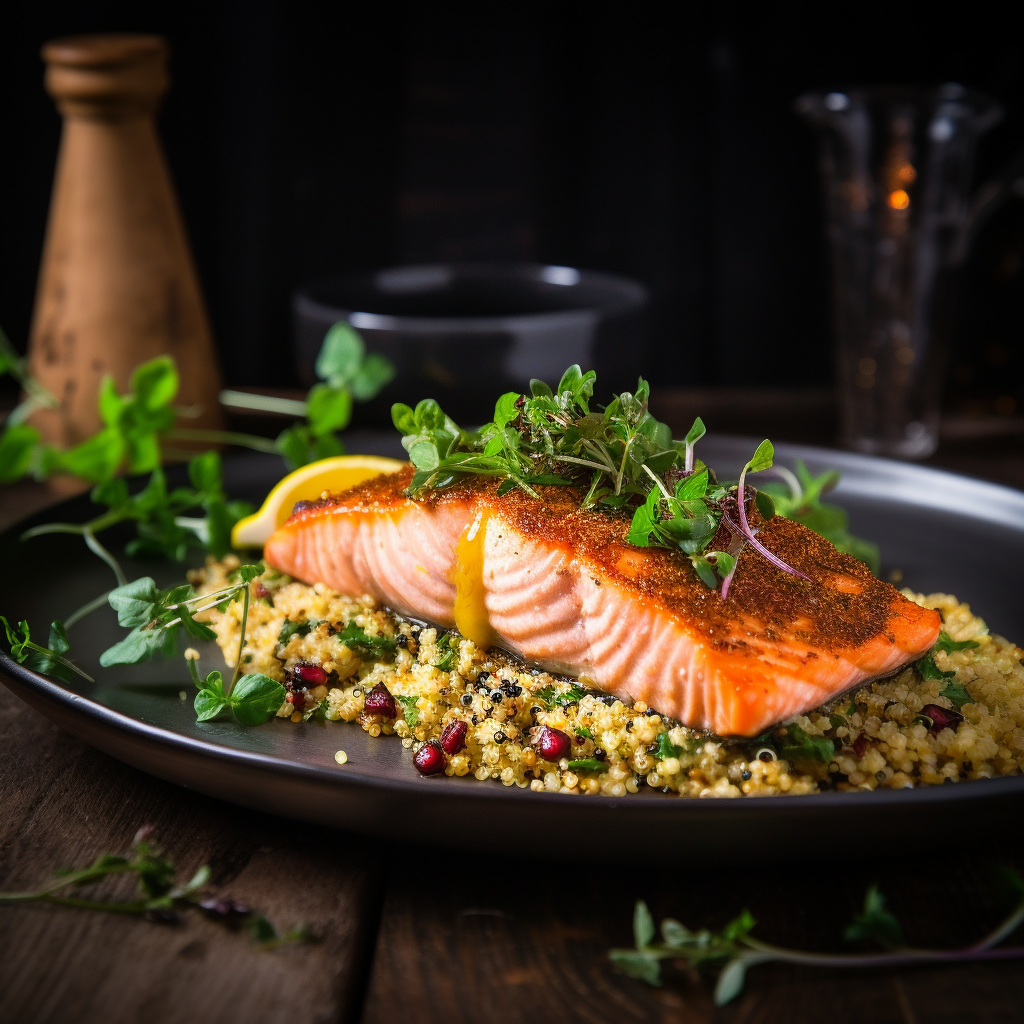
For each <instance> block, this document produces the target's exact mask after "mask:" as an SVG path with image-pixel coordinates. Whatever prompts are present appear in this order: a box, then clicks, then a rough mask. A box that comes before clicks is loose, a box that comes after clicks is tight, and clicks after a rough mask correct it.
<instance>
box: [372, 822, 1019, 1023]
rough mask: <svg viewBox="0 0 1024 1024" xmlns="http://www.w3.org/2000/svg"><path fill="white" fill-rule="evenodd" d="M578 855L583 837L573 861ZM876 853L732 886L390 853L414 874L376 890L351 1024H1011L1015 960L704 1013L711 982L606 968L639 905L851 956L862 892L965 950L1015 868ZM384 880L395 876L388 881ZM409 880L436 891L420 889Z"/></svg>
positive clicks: (772, 980) (772, 967)
mask: <svg viewBox="0 0 1024 1024" xmlns="http://www.w3.org/2000/svg"><path fill="white" fill-rule="evenodd" d="M993 826H994V828H998V827H999V823H995V822H994V823H993ZM1007 838H1009V837H1007ZM527 841H528V840H527ZM586 841H587V838H586V837H581V850H582V849H584V847H583V846H582V844H583V843H585V842H586ZM879 841H880V847H879V858H878V862H877V863H875V864H871V865H856V864H843V863H841V862H840V863H839V864H837V865H834V866H821V862H822V859H823V856H822V854H823V853H825V852H827V851H826V848H825V847H823V849H822V850H821V851H808V861H807V863H806V864H800V865H792V866H789V867H782V868H779V867H776V866H773V865H771V864H767V863H759V861H758V857H757V852H756V851H752V856H751V865H750V869H749V870H748V871H745V872H741V871H737V870H735V869H728V870H725V869H717V868H714V867H708V868H703V869H695V868H693V867H680V868H678V869H667V870H664V869H659V870H650V869H638V868H628V867H627V868H625V869H623V870H622V871H614V870H609V869H607V868H598V867H593V866H588V865H586V864H585V863H578V864H575V865H570V864H553V863H543V862H530V861H512V860H508V861H497V860H488V861H484V860H483V859H473V860H470V859H468V858H467V857H465V856H460V855H458V854H453V855H443V854H424V852H423V851H416V850H408V851H404V852H401V853H399V854H398V855H397V856H396V858H395V863H396V865H397V864H404V865H408V864H410V863H414V864H415V871H410V870H409V869H408V867H406V869H405V873H406V876H407V877H408V879H409V882H408V884H404V885H403V884H397V885H393V886H392V887H391V888H390V889H389V892H388V896H387V900H386V902H385V906H384V913H383V918H382V922H381V929H380V934H379V938H378V941H377V950H376V955H375V957H374V968H373V975H372V977H371V980H370V988H369V992H368V996H367V1001H366V1012H365V1016H364V1018H363V1019H364V1021H365V1024H386V1022H390V1021H396V1020H402V1019H407V1020H415V1021H445V1022H446V1024H474V1022H477V1021H488V1022H493V1024H512V1022H515V1024H525V1022H533V1021H538V1020H541V1021H559V1022H565V1024H576V1022H578V1024H598V1022H604V1021H609V1022H611V1021H616V1022H629V1021H637V1022H639V1021H664V1022H666V1024H668V1022H673V1024H675V1022H679V1024H691V1022H692V1024H705V1022H712V1021H716V1022H718V1021H721V1022H730V1024H732V1022H735V1024H740V1022H742V1024H774V1022H779V1024H781V1022H792V1021H805V1020H815V1019H821V1020H828V1021H830V1022H835V1024H846V1022H849V1024H864V1022H865V1021H871V1022H873V1024H940V1022H942V1024H944V1022H947V1021H954V1020H961V1021H963V1020H978V1021H985V1022H993V1024H994V1022H999V1024H1002V1022H1006V1024H1009V1022H1011V1021H1019V1020H1020V1019H1021V1010H1020V1008H1021V1006H1022V1005H1024V963H1022V962H1003V963H997V964H969V965H957V966H944V967H941V968H905V969H901V970H899V971H893V970H872V971H841V970H820V969H811V968H803V967H794V966H790V965H781V964H768V965H763V966H758V967H754V968H752V969H751V971H750V973H749V975H748V979H747V985H746V988H745V990H744V992H743V993H742V994H741V995H740V996H739V997H738V998H737V999H736V1000H735V1001H734V1002H733V1003H731V1004H730V1005H728V1006H726V1007H723V1008H720V1009H716V1008H715V1007H714V1005H713V1003H712V999H711V990H712V984H711V982H710V981H709V980H708V978H705V979H704V980H703V981H701V979H700V978H699V977H698V976H696V975H695V974H693V973H692V972H685V971H680V970H677V969H673V968H669V969H668V970H666V972H665V985H664V987H662V988H660V989H655V988H651V987H649V986H647V985H646V984H644V983H643V982H639V981H634V980H632V979H629V978H625V977H622V976H619V975H617V974H616V973H615V972H614V971H613V970H612V968H611V965H610V964H609V962H608V961H607V959H606V953H607V950H608V949H609V948H611V947H614V946H630V945H632V935H631V922H632V909H633V901H634V899H635V898H636V897H638V896H642V897H644V898H646V899H647V901H648V902H649V904H650V907H651V910H652V912H653V913H654V915H655V917H656V919H658V920H660V919H661V918H662V917H664V916H675V917H677V918H679V919H680V920H682V921H683V922H684V923H685V924H687V925H688V926H690V927H692V928H699V927H711V928H720V927H721V926H722V925H724V924H725V922H726V921H727V920H728V919H729V917H731V916H732V915H733V914H735V913H736V912H738V911H739V910H740V909H741V908H743V907H748V908H749V909H750V910H751V912H752V913H753V914H754V916H755V917H756V918H757V919H758V920H759V921H760V922H761V923H760V924H759V925H758V927H757V930H756V934H757V935H758V936H760V937H761V938H763V939H765V940H766V941H770V942H776V943H778V944H780V945H783V946H787V947H789V948H802V949H807V950H815V951H830V952H843V951H846V952H850V951H852V950H853V949H854V948H855V947H850V946H849V945H847V944H846V943H844V942H843V940H842V938H841V936H842V931H843V928H844V926H845V925H846V924H847V923H848V922H849V920H850V919H851V917H852V916H853V915H854V914H855V913H856V912H857V910H858V909H859V908H860V905H861V902H862V900H863V897H864V891H865V888H866V886H867V885H868V884H870V882H872V881H878V882H879V884H880V885H881V886H882V889H883V891H884V892H885V893H887V894H888V895H889V897H890V902H891V905H892V907H893V909H894V910H895V911H896V913H897V914H898V916H899V917H900V919H901V920H902V921H903V922H904V925H905V927H906V930H907V933H908V939H909V940H910V941H911V942H913V943H918V944H920V945H923V946H929V945H930V946H936V947H942V946H947V947H952V946H955V945H962V944H963V945H965V944H967V943H968V942H970V941H974V940H975V939H977V938H978V937H980V936H981V935H982V934H983V933H984V932H985V931H986V930H987V929H988V928H990V927H992V926H993V925H994V924H995V923H996V921H997V920H998V919H999V918H1000V916H1001V914H1002V912H1003V905H1002V904H1001V903H1000V902H999V901H998V899H996V898H995V897H994V895H993V893H994V890H993V887H992V885H991V882H990V878H989V868H990V861H991V859H995V860H996V861H999V862H1003V863H1014V862H1015V863H1016V864H1017V866H1018V867H1020V866H1021V862H1022V857H1021V855H1020V853H1019V852H1017V851H1015V850H1014V849H1012V843H1010V842H1007V843H1006V844H1005V847H1002V848H996V849H994V850H989V851H987V852H986V854H985V855H984V856H982V857H979V858H978V859H976V860H973V861H972V860H970V859H961V858H946V857H944V856H943V855H942V853H941V851H934V852H929V851H909V850H901V851H897V850H891V849H886V848H885V846H884V837H879ZM835 848H836V847H835V845H833V846H832V847H831V848H830V850H831V855H832V856H834V855H835ZM582 856H583V854H582V853H581V857H582ZM392 877H393V878H397V877H400V873H399V871H398V870H397V868H396V870H395V871H393V872H392ZM424 878H426V879H431V880H433V881H434V883H435V884H429V885H423V884H421V882H420V880H421V879H424ZM1015 941H1017V942H1020V941H1022V937H1020V936H1018V937H1017V939H1016V940H1015Z"/></svg>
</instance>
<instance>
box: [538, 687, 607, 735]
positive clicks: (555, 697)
mask: <svg viewBox="0 0 1024 1024" xmlns="http://www.w3.org/2000/svg"><path fill="white" fill-rule="evenodd" d="M586 695H587V691H586V690H584V689H583V688H582V687H579V686H577V685H576V684H575V683H573V684H572V685H571V686H570V687H569V689H568V690H566V691H565V693H559V692H558V687H557V686H545V687H543V688H542V689H540V690H538V691H537V692H536V693H535V694H534V695H533V696H534V698H535V699H536V700H542V701H543V702H544V704H545V707H546V708H547V710H548V711H551V710H552V709H553V708H564V707H566V706H567V705H569V704H579V702H580V700H581V699H582V698H584V697H586ZM592 738H593V737H591V739H592Z"/></svg>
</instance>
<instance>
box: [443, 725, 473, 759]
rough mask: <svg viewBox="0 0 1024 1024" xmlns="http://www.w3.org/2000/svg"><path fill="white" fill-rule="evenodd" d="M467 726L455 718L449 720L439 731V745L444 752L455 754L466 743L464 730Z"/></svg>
mask: <svg viewBox="0 0 1024 1024" xmlns="http://www.w3.org/2000/svg"><path fill="white" fill-rule="evenodd" d="M468 729H469V726H468V725H466V723H465V722H463V721H459V720H456V721H454V722H449V723H448V724H447V725H446V726H445V727H444V729H443V730H442V731H441V746H442V747H444V752H445V753H446V754H457V753H458V752H459V751H460V750H461V749H462V748H463V747H464V746H465V745H466V731H467V730H468Z"/></svg>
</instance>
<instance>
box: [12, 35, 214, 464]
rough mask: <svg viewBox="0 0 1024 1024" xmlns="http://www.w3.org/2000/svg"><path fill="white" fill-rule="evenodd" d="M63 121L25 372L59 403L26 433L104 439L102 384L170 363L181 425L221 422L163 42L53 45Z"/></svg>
mask: <svg viewBox="0 0 1024 1024" xmlns="http://www.w3.org/2000/svg"><path fill="white" fill-rule="evenodd" d="M42 54H43V58H44V60H45V61H46V63H47V68H46V88H47V91H48V92H49V93H50V95H51V96H53V98H54V99H55V100H56V103H57V107H58V108H59V110H60V112H61V114H62V115H63V117H64V129H63V135H62V137H61V145H60V154H59V157H58V160H57V171H56V177H55V181H54V187H53V198H52V201H51V206H50V219H49V224H48V225H47V231H46V244H45V247H44V250H43V262H42V268H41V270H40V274H39V287H38V290H37V293H36V304H35V311H34V315H33V320H32V331H31V335H30V340H29V366H30V370H31V372H32V374H33V375H34V376H35V377H36V378H37V379H38V380H39V381H40V383H42V385H43V386H44V387H45V388H47V390H49V391H50V392H51V393H52V394H53V395H55V396H56V397H57V398H58V399H59V401H60V408H59V409H57V410H53V411H43V412H40V413H37V414H36V415H35V417H34V418H33V422H34V423H35V425H36V426H37V427H38V428H39V430H40V432H41V433H42V434H43V436H44V439H45V440H47V441H49V442H50V443H52V444H56V445H60V446H70V445H74V444H77V443H78V442H80V441H82V440H84V439H85V438H86V437H89V436H90V435H92V434H94V433H95V432H96V431H97V430H99V429H100V426H101V422H100V418H99V414H98V411H97V404H96V398H97V393H98V389H99V385H100V381H101V379H102V378H103V376H104V374H107V373H110V374H113V376H114V380H115V381H116V382H117V385H118V388H119V390H120V391H121V392H122V393H124V392H125V391H126V390H127V388H128V384H129V379H130V377H131V373H132V370H133V369H134V368H135V367H136V366H138V365H139V363H142V362H145V361H146V360H147V359H152V358H153V357H155V356H158V355H163V354H168V355H171V356H173V357H174V359H175V361H176V362H177V365H178V372H179V374H180V377H181V386H180V390H179V392H178V397H177V399H176V403H175V404H176V405H178V406H181V407H185V408H189V407H191V411H193V412H195V411H197V410H198V415H193V416H191V417H189V418H187V419H182V420H181V421H180V422H181V425H182V426H185V427H190V428H195V427H201V428H216V427H220V426H221V425H222V417H221V412H220V406H219V404H218V401H217V393H218V391H219V390H220V372H219V370H218V367H217V359H216V355H215V353H214V347H213V339H212V336H211V333H210V325H209V321H208V319H207V315H206V309H205V307H204V304H203V298H202V293H201V292H200V289H199V282H198V279H197V276H196V271H195V266H194V265H193V261H192V255H191V252H190V250H189V245H188V241H187V239H186V237H185V230H184V227H183V225H182V220H181V214H180V212H179V210H178V204H177V200H176V198H175V194H174V188H173V186H172V184H171V179H170V174H169V172H168V168H167V164H166V161H165V160H164V156H163V152H162V150H161V148H160V143H159V140H158V138H157V134H156V126H155V123H154V114H155V111H156V107H157V104H158V102H159V100H160V98H161V96H162V95H163V94H164V92H165V91H166V89H167V84H168V79H167V71H166V64H167V56H168V47H167V44H166V43H165V42H164V40H163V39H161V38H160V37H158V36H145V35H103V36H81V37H77V38H68V39H57V40H54V41H52V42H49V43H47V44H46V45H45V46H44V47H43V50H42Z"/></svg>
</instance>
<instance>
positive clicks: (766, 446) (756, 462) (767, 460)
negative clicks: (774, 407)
mask: <svg viewBox="0 0 1024 1024" xmlns="http://www.w3.org/2000/svg"><path fill="white" fill-rule="evenodd" d="M774 458H775V449H774V448H773V447H772V443H771V441H769V440H767V439H765V440H764V441H762V442H761V443H760V444H759V445H758V446H757V451H756V452H754V457H753V458H752V459H751V460H750V461H749V462H748V463H747V464H746V465H745V466H744V467H743V471H742V472H741V473H740V479H739V483H738V484H737V485H736V505H737V507H738V509H739V517H740V529H739V532H740V533H742V534H743V536H744V537H746V539H747V540H748V541H749V542H750V545H751V547H753V549H754V550H755V551H756V552H757V553H758V554H759V555H761V556H762V557H763V558H766V559H767V560H768V561H769V562H771V563H772V565H774V566H775V567H776V568H777V569H781V570H782V571H783V572H788V573H789V574H790V575H791V576H797V577H799V578H800V579H802V580H807V581H808V583H809V582H810V580H811V578H810V576H807V575H805V574H804V573H802V572H801V571H800V570H799V569H794V568H793V566H791V565H788V564H787V563H786V562H784V561H783V560H782V559H781V558H779V557H778V556H777V555H773V554H772V553H771V552H770V551H769V550H768V549H767V548H766V547H765V546H764V545H763V544H762V543H761V542H760V541H759V540H758V539H757V537H755V536H754V531H753V530H752V529H751V528H750V523H749V522H747V503H746V501H745V500H744V493H743V485H744V483H745V482H746V477H747V473H748V472H749V473H759V472H760V471H761V470H764V469H771V467H772V461H773V460H774ZM723 521H724V522H725V524H726V526H728V527H729V529H730V530H733V531H735V529H736V527H735V525H734V524H733V522H732V520H731V519H729V517H728V516H724V517H723Z"/></svg>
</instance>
